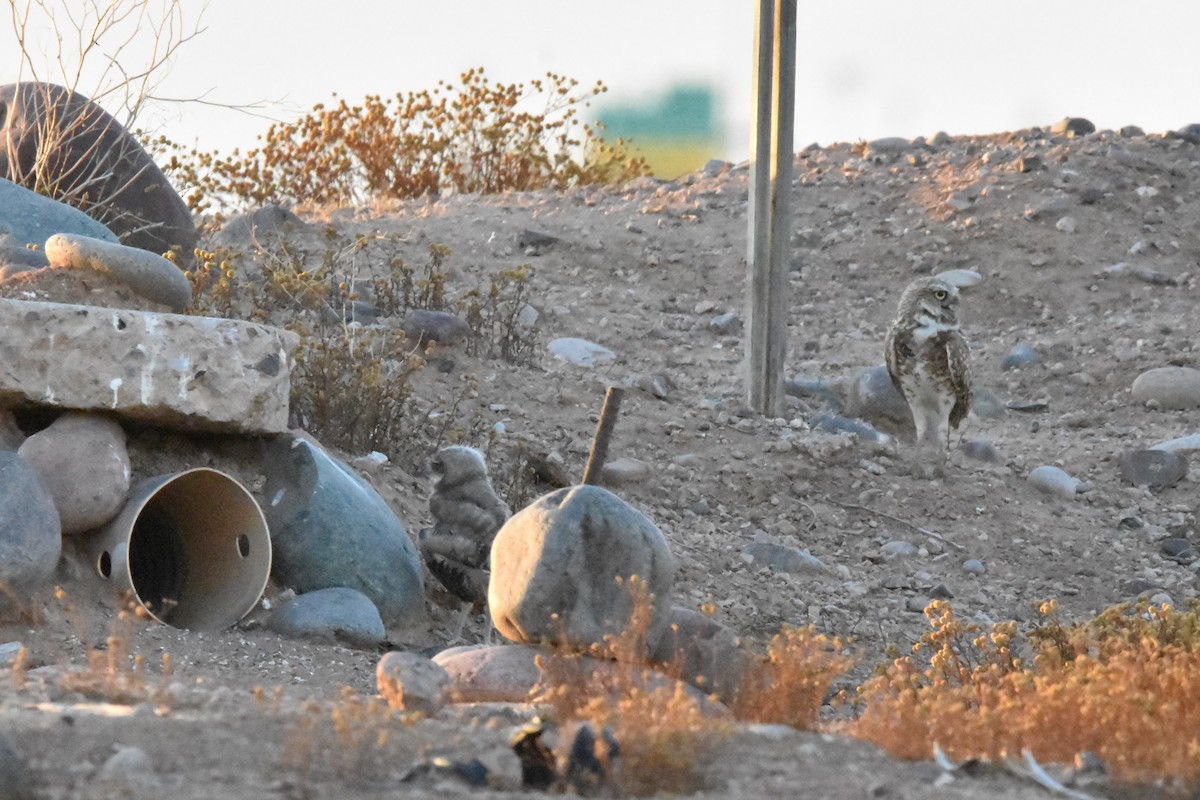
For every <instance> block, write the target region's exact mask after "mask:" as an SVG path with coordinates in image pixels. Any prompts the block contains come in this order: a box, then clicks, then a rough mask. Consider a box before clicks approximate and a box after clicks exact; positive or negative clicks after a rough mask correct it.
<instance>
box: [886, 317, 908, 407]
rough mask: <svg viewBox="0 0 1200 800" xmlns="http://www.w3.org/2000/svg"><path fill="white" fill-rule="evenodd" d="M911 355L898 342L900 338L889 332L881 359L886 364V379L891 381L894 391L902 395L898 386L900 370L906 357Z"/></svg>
mask: <svg viewBox="0 0 1200 800" xmlns="http://www.w3.org/2000/svg"><path fill="white" fill-rule="evenodd" d="M910 355H912V353H911V352H909V351H908V349H907V346H906V345H905V344H904V343H903V342H901V341H900V337H899V336H897V335H896V332H895V331H894V330H893V331H889V332H888V337H887V340H886V341H885V342H884V344H883V359H884V363H886V364H887V371H888V377H889V378H891V379H892V385H893V386H895V387H896V391H897V392H900V394H904V389H903V388H902V387H901V385H900V368H901V364H903V363H904V360H905V358H906V356H910Z"/></svg>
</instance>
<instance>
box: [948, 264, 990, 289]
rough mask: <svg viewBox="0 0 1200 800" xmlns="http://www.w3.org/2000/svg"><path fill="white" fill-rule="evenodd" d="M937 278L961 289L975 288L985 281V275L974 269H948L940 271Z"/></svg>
mask: <svg viewBox="0 0 1200 800" xmlns="http://www.w3.org/2000/svg"><path fill="white" fill-rule="evenodd" d="M937 278H938V279H939V280H942V281H945V282H946V283H948V284H950V285H951V286H955V287H957V288H959V289H973V288H974V287H976V286H978V285H979V284H981V283H983V276H982V275H980V274H979V273H978V272H976V271H975V270H973V269H948V270H945V271H943V272H939V273H938V274H937Z"/></svg>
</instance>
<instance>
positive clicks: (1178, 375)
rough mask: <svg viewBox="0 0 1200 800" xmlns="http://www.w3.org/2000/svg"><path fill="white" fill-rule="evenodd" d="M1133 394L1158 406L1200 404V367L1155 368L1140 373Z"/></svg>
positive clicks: (1131, 390) (1142, 400) (1174, 407)
mask: <svg viewBox="0 0 1200 800" xmlns="http://www.w3.org/2000/svg"><path fill="white" fill-rule="evenodd" d="M1130 394H1131V396H1132V397H1133V399H1134V400H1135V401H1136V402H1138V403H1142V404H1150V403H1154V404H1156V405H1157V407H1158V408H1170V409H1186V408H1197V407H1200V370H1198V369H1193V368H1192V367H1155V368H1154V369H1150V370H1147V371H1145V372H1143V373H1142V374H1141V375H1139V376H1137V378H1136V379H1135V380H1134V382H1133V386H1132V387H1131V389H1130Z"/></svg>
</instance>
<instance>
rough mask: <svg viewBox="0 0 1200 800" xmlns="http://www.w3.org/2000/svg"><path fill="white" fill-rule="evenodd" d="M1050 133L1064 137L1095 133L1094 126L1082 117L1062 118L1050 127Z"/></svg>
mask: <svg viewBox="0 0 1200 800" xmlns="http://www.w3.org/2000/svg"><path fill="white" fill-rule="evenodd" d="M1050 132H1051V133H1057V134H1059V135H1066V136H1086V135H1087V134H1089V133H1095V132H1096V126H1095V125H1094V124H1092V122H1091V120H1087V119H1084V118H1083V117H1063V118H1062V119H1060V120H1059V121H1058V122H1056V123H1054V124H1053V125H1051V126H1050Z"/></svg>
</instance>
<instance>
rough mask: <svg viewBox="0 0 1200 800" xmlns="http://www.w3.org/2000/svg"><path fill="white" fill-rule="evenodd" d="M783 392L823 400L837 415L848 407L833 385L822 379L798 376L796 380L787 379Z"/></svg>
mask: <svg viewBox="0 0 1200 800" xmlns="http://www.w3.org/2000/svg"><path fill="white" fill-rule="evenodd" d="M783 391H784V392H785V393H787V394H790V395H792V396H793V397H807V398H810V399H814V400H821V401H822V402H824V403H825V407H826V408H827V409H828V410H830V411H832V412H834V413H835V414H836V413H840V412H841V411H842V410H843V409H844V408H845V405H846V404H845V402H844V401H843V400H842V396H841V395H840V394H838V392H837V390H836V389H835V388H834V387H833V385H832V384H831V383H829V381H826V380H822V379H821V378H806V377H804V376H803V375H797V376H796V377H795V378H789V379H785V380H784V382H783Z"/></svg>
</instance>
